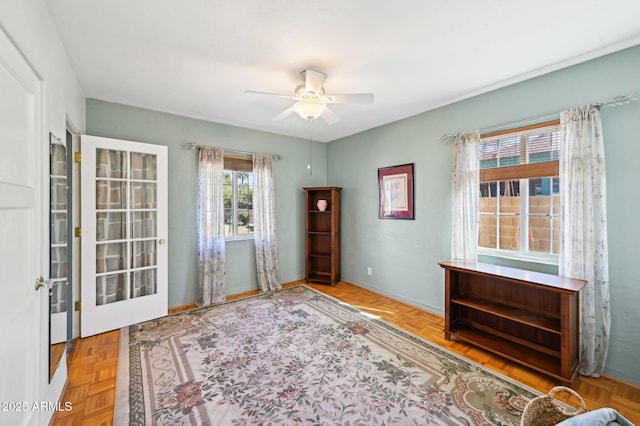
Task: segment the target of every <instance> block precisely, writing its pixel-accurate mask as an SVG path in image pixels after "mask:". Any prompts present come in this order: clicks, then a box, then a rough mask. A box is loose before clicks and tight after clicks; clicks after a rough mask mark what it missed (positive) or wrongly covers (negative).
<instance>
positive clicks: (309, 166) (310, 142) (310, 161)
mask: <svg viewBox="0 0 640 426" xmlns="http://www.w3.org/2000/svg"><path fill="white" fill-rule="evenodd" d="M307 121H308V122H309V164H307V170H309V176H311V175H312V174H313V171H312V170H311V163H312V162H313V144H312V140H311V122H312V121H313V120H311V119H309V120H307Z"/></svg>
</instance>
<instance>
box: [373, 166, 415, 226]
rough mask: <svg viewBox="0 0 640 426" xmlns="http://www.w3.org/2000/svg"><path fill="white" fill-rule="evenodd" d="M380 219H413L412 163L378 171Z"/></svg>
mask: <svg viewBox="0 0 640 426" xmlns="http://www.w3.org/2000/svg"><path fill="white" fill-rule="evenodd" d="M378 196H379V212H378V217H379V218H380V219H413V218H414V213H413V163H410V164H402V165H399V166H391V167H383V168H380V169H378Z"/></svg>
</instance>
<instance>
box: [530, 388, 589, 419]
mask: <svg viewBox="0 0 640 426" xmlns="http://www.w3.org/2000/svg"><path fill="white" fill-rule="evenodd" d="M560 391H564V392H568V393H570V394H571V395H573V396H574V397H576V399H577V400H578V401H579V402H580V408H578V409H576V410H572V411H567V410H565V409H564V408H563V407H561V406H560V404H558V400H556V399H555V398H554V396H555V395H556V394H557V393H558V392H560ZM587 411H588V410H587V406H586V405H585V403H584V400H583V399H582V397H581V396H580V395H579V394H578V392H576V391H574V390H573V389H570V388H567V387H564V386H556V387H554V388H553V389H551V390H550V391H549V393H548V394H547V395H541V396H538V397H536V398H533V399H532V400H531V401H529V403H528V404H527V406H526V407H525V408H524V411H523V413H522V420H521V421H520V425H521V426H552V425H555V424H557V423H560V422H561V421H563V420H567V419H568V418H570V417H573V416H576V415H578V414H582V413H585V412H587Z"/></svg>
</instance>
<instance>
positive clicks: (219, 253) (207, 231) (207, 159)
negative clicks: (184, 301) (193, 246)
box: [196, 147, 226, 307]
mask: <svg viewBox="0 0 640 426" xmlns="http://www.w3.org/2000/svg"><path fill="white" fill-rule="evenodd" d="M197 221H198V232H197V233H198V235H197V238H198V264H199V277H198V298H197V300H196V303H197V304H198V306H200V307H203V306H209V305H214V304H217V303H222V302H224V301H225V300H226V293H225V287H224V277H225V246H224V152H223V150H222V149H219V148H212V147H201V148H200V155H199V166H198V219H197Z"/></svg>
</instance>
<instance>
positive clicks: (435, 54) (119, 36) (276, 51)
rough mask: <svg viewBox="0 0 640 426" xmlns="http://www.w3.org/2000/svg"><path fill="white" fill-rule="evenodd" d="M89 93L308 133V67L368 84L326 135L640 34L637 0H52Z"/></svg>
mask: <svg viewBox="0 0 640 426" xmlns="http://www.w3.org/2000/svg"><path fill="white" fill-rule="evenodd" d="M44 1H45V3H46V4H47V6H48V8H49V10H50V12H51V16H52V17H53V20H54V21H55V23H56V25H57V27H58V30H59V32H60V35H61V38H62V41H63V44H64V45H65V47H66V49H67V52H68V54H69V58H70V60H71V63H72V65H73V67H74V69H75V71H76V73H77V76H78V79H79V80H80V84H81V86H82V88H83V90H84V92H85V95H86V96H87V97H89V98H95V99H101V100H106V101H111V102H117V103H123V104H127V105H133V106H138V107H143V108H149V109H153V110H158V111H165V112H169V113H174V114H179V115H184V116H188V117H194V118H200V119H205V120H209V121H215V122H219V123H225V124H231V125H236V126H242V127H247V128H252V129H258V130H264V131H268V132H273V133H278V134H283V135H290V136H296V137H301V138H307V137H308V133H309V125H308V123H307V122H306V121H304V120H302V119H301V118H300V117H298V116H297V115H295V114H293V115H291V116H289V117H288V118H286V119H285V120H282V121H273V120H272V118H273V117H274V116H276V115H277V114H278V113H280V112H281V111H283V110H284V109H286V108H288V107H289V106H290V105H291V104H292V102H291V101H289V100H287V99H282V98H277V97H267V96H259V95H255V94H249V93H245V90H257V91H265V92H277V93H284V94H293V90H294V88H295V86H296V85H297V84H298V83H299V82H300V81H299V80H298V73H299V72H300V71H301V70H303V69H306V68H310V69H313V70H317V71H322V72H325V73H327V74H328V78H327V80H326V82H325V89H326V91H327V93H361V92H373V93H374V94H375V101H374V104H373V105H343V104H333V105H330V108H331V109H332V110H333V111H334V112H335V113H337V114H338V115H339V116H340V117H342V120H341V121H339V122H338V123H336V124H333V125H328V124H326V123H325V122H324V121H322V120H315V121H314V122H313V123H312V128H311V131H312V134H313V139H314V140H319V141H325V142H326V141H331V140H335V139H338V138H341V137H344V136H348V135H351V134H354V133H358V132H361V131H364V130H367V129H370V128H373V127H377V126H380V125H383V124H386V123H390V122H393V121H396V120H399V119H402V118H405V117H409V116H412V115H416V114H419V113H421V112H424V111H427V110H430V109H433V108H436V107H439V106H442V105H446V104H448V103H451V102H455V101H457V100H461V99H464V98H467V97H470V96H473V95H477V94H480V93H483V92H486V91H489V90H492V89H495V88H499V87H503V86H505V85H508V84H511V83H514V82H517V81H522V80H524V79H527V78H530V77H534V76H537V75H541V74H544V73H546V72H549V71H553V70H555V69H559V68H563V67H566V66H569V65H573V64H576V63H579V62H582V61H585V60H588V59H591V58H595V57H597V56H601V55H603V54H606V53H610V52H614V51H617V50H620V49H623V48H626V47H630V46H634V45H637V44H640V1H638V0H607V1H603V0H560V1H559V0H537V1H530V0H235V1H234V0H108V1H105V0H44Z"/></svg>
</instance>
